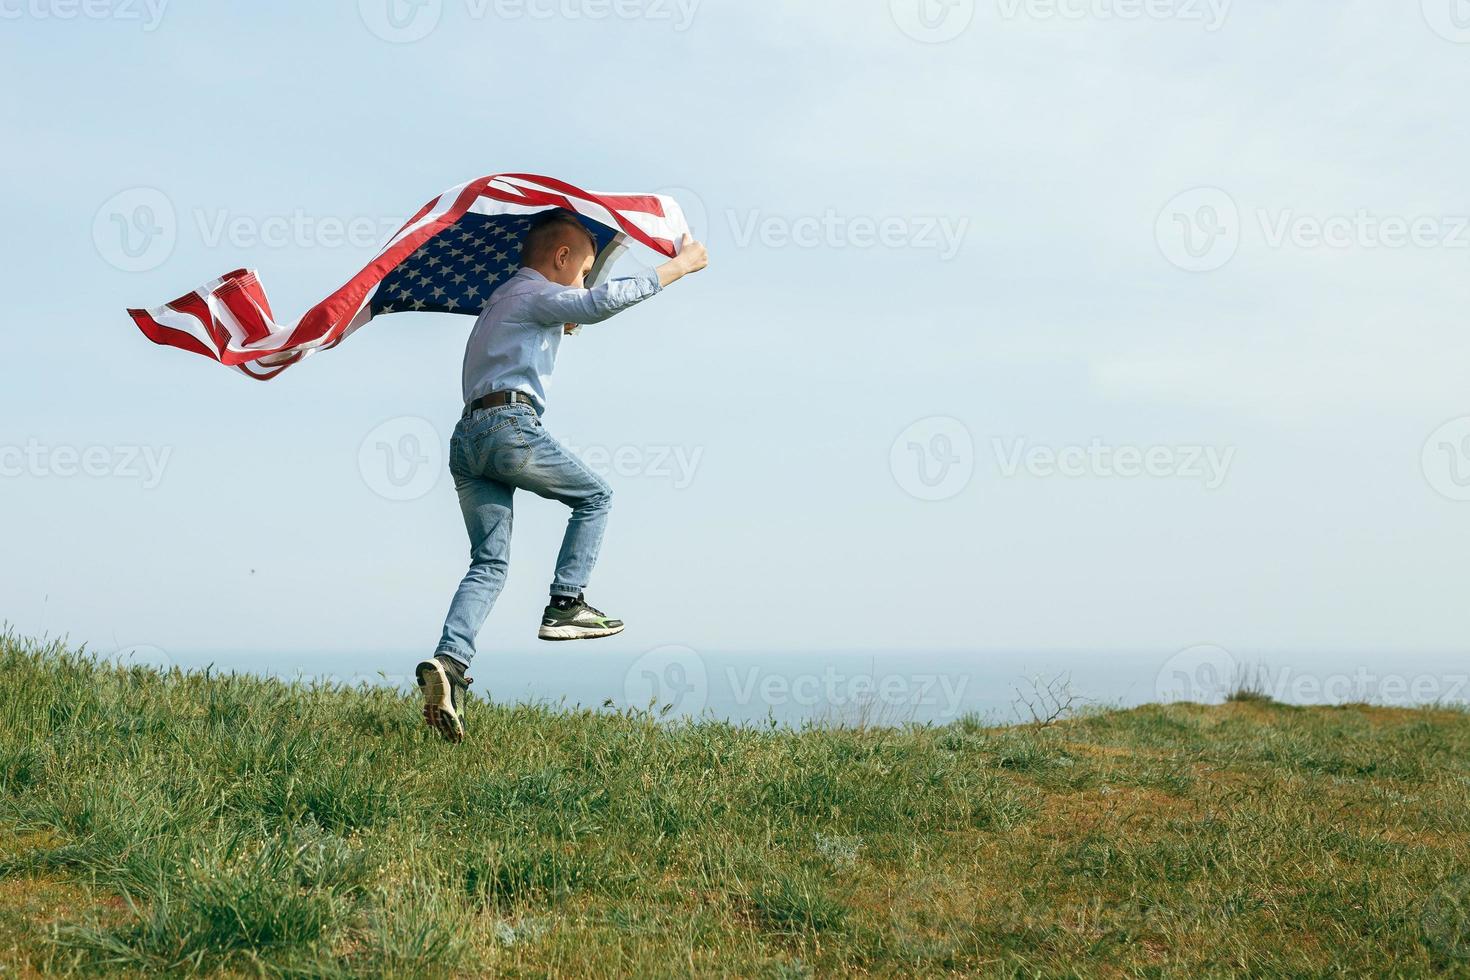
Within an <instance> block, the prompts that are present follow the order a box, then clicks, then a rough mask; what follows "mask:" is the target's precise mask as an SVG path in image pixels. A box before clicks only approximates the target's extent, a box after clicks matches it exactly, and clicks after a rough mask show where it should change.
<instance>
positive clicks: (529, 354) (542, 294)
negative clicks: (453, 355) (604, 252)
mask: <svg viewBox="0 0 1470 980" xmlns="http://www.w3.org/2000/svg"><path fill="white" fill-rule="evenodd" d="M659 289H660V286H659V282H658V273H657V272H654V271H652V270H649V271H647V272H644V273H642V274H640V275H636V276H629V277H627V278H625V279H610V280H608V281H607V282H605V283H603V284H602V285H601V286H595V287H593V288H592V289H576V288H574V287H571V286H560V285H557V284H556V283H554V282H550V281H548V280H547V278H546V277H545V276H543V275H542V274H541V273H539V272H537V271H535V270H534V269H521V270H520V271H518V272H517V273H516V274H515V275H513V276H511V277H510V278H509V279H507V280H506V281H505V282H504V283H503V284H502V285H501V286H500V287H499V288H498V289H496V290H495V292H493V293H491V294H490V299H489V301H488V302H487V303H486V304H485V309H484V310H482V311H481V312H480V318H479V319H478V320H476V321H475V327H474V329H473V330H471V331H470V341H469V345H468V346H467V347H466V348H465V352H464V400H465V403H466V404H468V403H470V402H472V401H474V400H475V399H476V398H480V397H482V396H484V395H488V394H490V393H491V392H492V391H523V392H525V393H526V394H527V395H530V396H531V399H532V401H534V402H535V403H536V412H537V414H540V413H542V412H545V411H546V389H547V388H548V387H550V385H551V372H552V371H553V370H555V369H556V352H557V350H558V348H560V347H561V338H562V325H563V324H567V323H572V324H582V323H601V322H602V321H603V320H606V319H607V318H608V317H610V316H612V315H613V314H615V313H621V312H622V311H623V310H626V309H627V308H628V307H630V306H636V305H637V304H639V303H641V302H643V301H644V300H645V299H648V297H650V296H652V295H653V294H654V293H657V292H658V291H659Z"/></svg>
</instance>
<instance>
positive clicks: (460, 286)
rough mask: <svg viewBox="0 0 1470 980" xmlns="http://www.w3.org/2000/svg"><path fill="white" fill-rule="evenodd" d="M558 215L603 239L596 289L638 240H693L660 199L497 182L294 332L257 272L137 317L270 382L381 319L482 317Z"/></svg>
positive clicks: (400, 238)
mask: <svg viewBox="0 0 1470 980" xmlns="http://www.w3.org/2000/svg"><path fill="white" fill-rule="evenodd" d="M551 208H564V209H566V210H568V211H571V212H573V213H575V214H576V215H577V216H578V217H579V218H580V219H581V220H582V223H583V224H584V225H586V226H587V228H588V230H589V231H591V232H592V234H593V236H594V237H595V238H596V239H597V249H598V250H597V258H596V260H595V264H594V265H593V267H592V274H591V276H590V277H589V280H588V285H596V284H597V283H600V282H603V281H604V280H606V279H607V277H608V275H609V274H610V272H611V270H612V265H613V262H614V261H615V260H616V259H617V257H618V256H619V255H620V254H622V252H623V251H624V250H625V249H626V248H627V246H628V243H629V242H630V241H636V242H640V243H642V244H644V245H646V246H648V247H649V248H651V249H653V250H655V251H657V252H660V253H662V254H663V255H667V256H670V257H672V256H673V255H674V254H675V253H676V252H677V250H678V243H679V242H680V241H682V240H683V237H684V235H685V234H686V233H688V231H689V226H688V223H687V222H686V221H685V218H684V212H683V211H682V210H681V209H680V207H679V205H678V203H677V202H675V201H674V200H673V199H672V198H670V197H665V196H661V195H657V194H593V193H589V192H587V191H584V190H580V189H579V188H576V187H573V186H572V185H571V184H567V183H564V182H563V181H560V180H555V179H553V178H550V177H537V176H534V175H532V174H496V175H493V176H490V177H481V178H480V179H478V180H471V181H468V182H466V183H463V184H460V185H459V186H458V187H453V188H450V189H449V190H447V191H445V192H444V193H443V194H441V195H439V197H437V198H435V199H434V200H432V201H430V202H429V203H428V204H426V205H424V206H423V207H422V208H421V209H419V212H418V213H417V214H415V215H414V216H413V217H412V218H410V219H409V220H408V222H407V223H406V224H405V225H404V226H403V227H402V228H400V229H399V230H398V231H397V233H395V234H394V235H393V237H392V238H391V239H389V240H388V243H387V244H386V245H384V246H383V248H382V250H381V251H379V252H378V254H377V256H376V257H375V258H374V259H373V260H372V261H371V262H370V263H368V265H367V267H366V268H364V269H363V270H362V271H361V272H359V273H358V274H357V275H355V276H353V277H352V278H351V279H349V280H348V281H347V283H346V284H345V285H343V286H342V287H341V288H340V289H338V290H337V291H336V292H334V293H332V295H330V296H328V297H327V298H326V299H324V300H322V301H321V302H320V303H318V304H317V305H315V306H313V307H312V308H311V309H309V310H307V311H306V313H305V314H304V315H303V316H302V317H301V319H299V320H297V321H296V322H295V323H286V324H282V323H277V322H276V320H275V317H274V314H272V313H271V307H270V302H269V301H268V300H267V299H266V296H265V288H264V287H263V286H262V285H261V283H260V278H259V276H258V275H257V274H256V272H255V270H253V269H236V270H235V271H234V272H231V273H228V274H226V275H224V276H221V277H220V278H218V279H215V280H213V281H211V282H208V283H205V284H204V285H203V286H200V287H199V288H198V289H196V290H194V291H193V292H191V293H188V294H186V295H184V296H181V297H179V298H178V299H176V300H174V301H173V302H171V303H166V304H164V305H163V306H159V307H155V308H154V309H149V310H128V314H129V315H130V316H131V317H132V318H133V321H134V322H135V323H137V325H138V327H139V329H141V330H142V331H143V333H144V334H145V335H146V336H147V337H148V339H149V340H151V341H153V342H154V343H155V344H163V345H165V346H169V347H177V348H179V349H181V350H187V351H193V352H194V353H196V354H203V355H204V356H205V357H210V358H213V359H214V360H216V361H219V362H220V363H221V364H225V365H228V366H229V367H232V368H234V369H236V370H237V371H240V372H242V373H243V374H246V375H248V376H250V377H252V378H256V379H258V380H261V381H266V380H269V379H270V378H273V377H275V376H276V375H278V374H280V373H281V372H282V371H284V370H286V368H288V367H290V366H291V365H292V364H295V363H296V362H297V361H299V360H301V359H302V358H304V357H306V356H308V355H310V354H312V353H314V352H316V351H319V350H326V349H329V348H331V347H335V346H337V345H338V344H340V343H341V342H342V341H343V340H344V339H345V338H346V337H347V336H348V335H349V334H351V333H352V332H353V331H354V330H356V329H357V328H358V327H361V326H362V325H363V324H364V323H367V322H368V321H369V320H371V319H372V318H373V317H375V316H379V315H382V314H386V313H398V312H403V311H410V310H427V311H431V312H440V313H464V314H469V315H471V316H475V315H478V314H479V312H480V310H481V308H482V307H484V305H485V301H486V300H487V299H488V298H489V295H490V293H491V292H492V291H493V290H494V289H495V287H496V286H498V285H499V284H500V283H502V282H503V281H505V279H506V278H508V277H509V276H510V275H511V274H512V273H513V272H515V270H516V268H517V267H518V265H519V259H520V242H521V237H522V235H523V234H524V233H525V230H526V228H527V227H529V225H530V223H531V221H532V219H533V217H534V216H535V215H536V214H537V213H539V212H542V211H546V210H549V209H551Z"/></svg>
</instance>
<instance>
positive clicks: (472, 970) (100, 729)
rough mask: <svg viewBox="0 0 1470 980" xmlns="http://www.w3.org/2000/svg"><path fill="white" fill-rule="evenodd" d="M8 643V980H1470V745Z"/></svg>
mask: <svg viewBox="0 0 1470 980" xmlns="http://www.w3.org/2000/svg"><path fill="white" fill-rule="evenodd" d="M469 721H470V730H469V735H468V737H467V739H466V741H465V743H464V744H463V745H460V746H457V747H449V746H446V745H445V744H444V743H442V742H440V740H439V739H438V738H437V737H436V736H434V735H432V734H431V733H430V732H428V731H427V730H426V729H425V728H424V727H423V726H422V723H421V721H420V719H419V716H418V702H417V699H416V698H408V697H404V696H402V695H400V694H398V693H394V692H391V691H385V690H343V689H336V688H330V687H314V688H303V687H292V686H289V685H285V684H281V683H276V682H271V681H265V680H258V679H250V678H244V677H238V676H223V677H221V676H214V677H205V676H202V675H181V674H177V673H175V674H173V675H171V676H167V677H164V676H160V675H158V674H156V673H154V672H151V671H147V670H143V669H135V670H131V671H123V670H117V669H107V668H99V667H97V666H95V665H94V664H92V663H91V662H90V661H88V660H85V659H82V658H80V657H77V656H74V655H72V654H68V653H66V652H65V651H64V650H61V649H59V648H54V647H53V648H49V649H38V648H36V647H35V646H33V645H28V644H25V643H23V642H21V641H18V640H15V639H3V640H0V977H9V976H32V975H51V974H67V973H75V974H79V975H95V974H104V973H105V974H110V975H111V974H124V975H126V974H128V973H135V974H137V975H154V974H157V973H159V972H172V973H178V974H188V973H199V974H215V975H232V976H257V975H259V976H335V975H364V974H368V975H382V976H475V975H496V976H548V975H552V976H568V977H574V976H576V977H580V976H611V975H622V976H627V975H636V976H689V975H700V976H727V975H737V976H753V977H803V976H842V975H849V974H856V975H884V976H907V975H928V976H940V975H978V976H1017V977H1020V976H1028V977H1029V976H1073V975H1086V976H1092V975H1099V976H1209V975H1227V974H1233V973H1242V972H1248V973H1251V974H1256V975H1297V976H1302V975H1324V974H1327V975H1334V974H1335V975H1378V976H1382V975H1432V974H1440V975H1445V974H1448V975H1470V919H1467V915H1470V716H1467V715H1466V714H1465V713H1463V712H1459V711H1451V710H1434V709H1423V710H1388V709H1376V708H1369V707H1363V706H1348V707H1342V708H1330V709H1328V708H1318V709H1303V708H1290V707H1284V706H1279V705H1275V704H1271V703H1268V702H1261V701H1242V702H1238V703H1233V704H1227V705H1225V706H1223V707H1201V706H1194V705H1171V706H1167V707H1145V708H1138V709H1135V710H1129V711H1112V712H1099V713H1095V714H1092V715H1089V716H1086V717H1082V718H1078V719H1074V720H1071V721H1066V722H1063V723H1060V724H1057V725H1053V726H1050V727H1035V726H1032V727H1023V728H1004V729H1000V728H987V727H984V726H981V725H978V724H958V725H953V726H949V727H943V728H932V727H931V728H921V727H910V728H905V729H879V728H874V729H867V730H818V729H812V730H806V731H789V730H770V729H758V728H757V729H751V728H735V727H730V726H727V725H723V724H712V723H701V724H690V725H669V724H660V723H658V722H656V721H655V720H653V719H652V718H650V717H648V716H645V715H640V714H629V713H625V714H621V715H619V714H610V713H601V714H599V713H591V712H563V711H556V710H551V709H543V708H533V707H498V706H491V705H487V704H484V703H482V702H480V703H475V704H474V705H472V706H471V709H470V715H469Z"/></svg>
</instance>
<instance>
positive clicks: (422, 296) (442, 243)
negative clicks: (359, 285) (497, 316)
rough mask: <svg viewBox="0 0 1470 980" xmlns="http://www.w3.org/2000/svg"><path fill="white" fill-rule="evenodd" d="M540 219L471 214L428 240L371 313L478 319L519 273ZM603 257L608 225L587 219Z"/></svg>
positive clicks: (385, 287) (386, 282)
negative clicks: (524, 244)
mask: <svg viewBox="0 0 1470 980" xmlns="http://www.w3.org/2000/svg"><path fill="white" fill-rule="evenodd" d="M535 217H536V216H535V215H528V214H491V215H487V214H474V213H469V214H466V215H464V216H463V217H461V218H460V219H459V220H458V221H457V222H455V223H454V224H453V225H451V226H450V227H448V228H445V229H444V230H443V231H441V232H440V233H439V234H438V235H436V236H434V237H433V238H431V239H429V240H428V241H427V242H425V243H424V244H423V245H421V246H420V247H419V249H418V250H417V251H416V252H414V253H413V254H412V255H410V256H409V257H408V258H407V259H405V260H404V261H403V262H402V263H401V264H400V265H399V266H398V268H396V269H394V270H393V271H392V272H390V273H389V274H388V275H387V276H386V277H385V278H384V279H383V284H382V285H381V286H380V287H379V288H378V291H377V294H376V295H375V296H374V297H373V299H372V313H373V315H374V316H377V315H379V314H382V313H402V312H405V311H417V310H422V311H427V312H430V313H469V314H476V313H478V312H479V311H480V310H481V309H482V308H483V307H484V306H485V303H486V301H487V300H488V299H489V298H490V294H491V293H492V292H494V291H495V288H496V287H497V286H499V285H500V284H501V283H503V282H505V280H506V279H508V278H510V276H511V275H512V274H514V273H515V271H516V270H517V269H518V268H520V259H521V239H522V237H523V236H524V235H525V233H526V229H528V228H530V227H531V221H532V220H533V219H534V218H535ZM582 224H584V225H585V226H586V227H587V230H588V231H590V232H592V234H593V236H594V237H596V239H597V250H598V253H599V254H600V253H601V252H602V250H603V249H604V248H606V247H607V246H608V245H609V244H610V243H611V242H612V240H613V237H614V232H613V231H612V229H610V228H608V227H606V226H605V225H600V224H597V223H596V222H593V221H588V220H586V219H585V218H584V219H582Z"/></svg>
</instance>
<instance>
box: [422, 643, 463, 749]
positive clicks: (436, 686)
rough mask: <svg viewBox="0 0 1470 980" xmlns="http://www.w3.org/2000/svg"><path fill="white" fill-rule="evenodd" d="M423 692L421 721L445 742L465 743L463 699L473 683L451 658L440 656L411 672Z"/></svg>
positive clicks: (426, 661) (457, 662)
mask: <svg viewBox="0 0 1470 980" xmlns="http://www.w3.org/2000/svg"><path fill="white" fill-rule="evenodd" d="M414 675H415V676H417V677H418V681H419V688H420V689H422V690H423V692H424V721H426V722H428V724H429V727H430V728H433V729H435V730H437V731H438V732H439V734H440V735H443V736H444V739H445V741H448V742H460V741H463V739H464V696H465V692H466V691H467V690H469V686H470V685H471V684H473V683H474V680H473V679H471V678H469V677H466V676H465V672H464V668H463V667H461V666H460V665H459V661H457V660H455V659H454V658H453V657H446V656H444V655H443V654H439V655H436V656H435V657H433V658H432V659H429V660H425V661H424V662H423V663H421V664H419V665H418V667H417V668H416V669H415V670H414Z"/></svg>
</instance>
